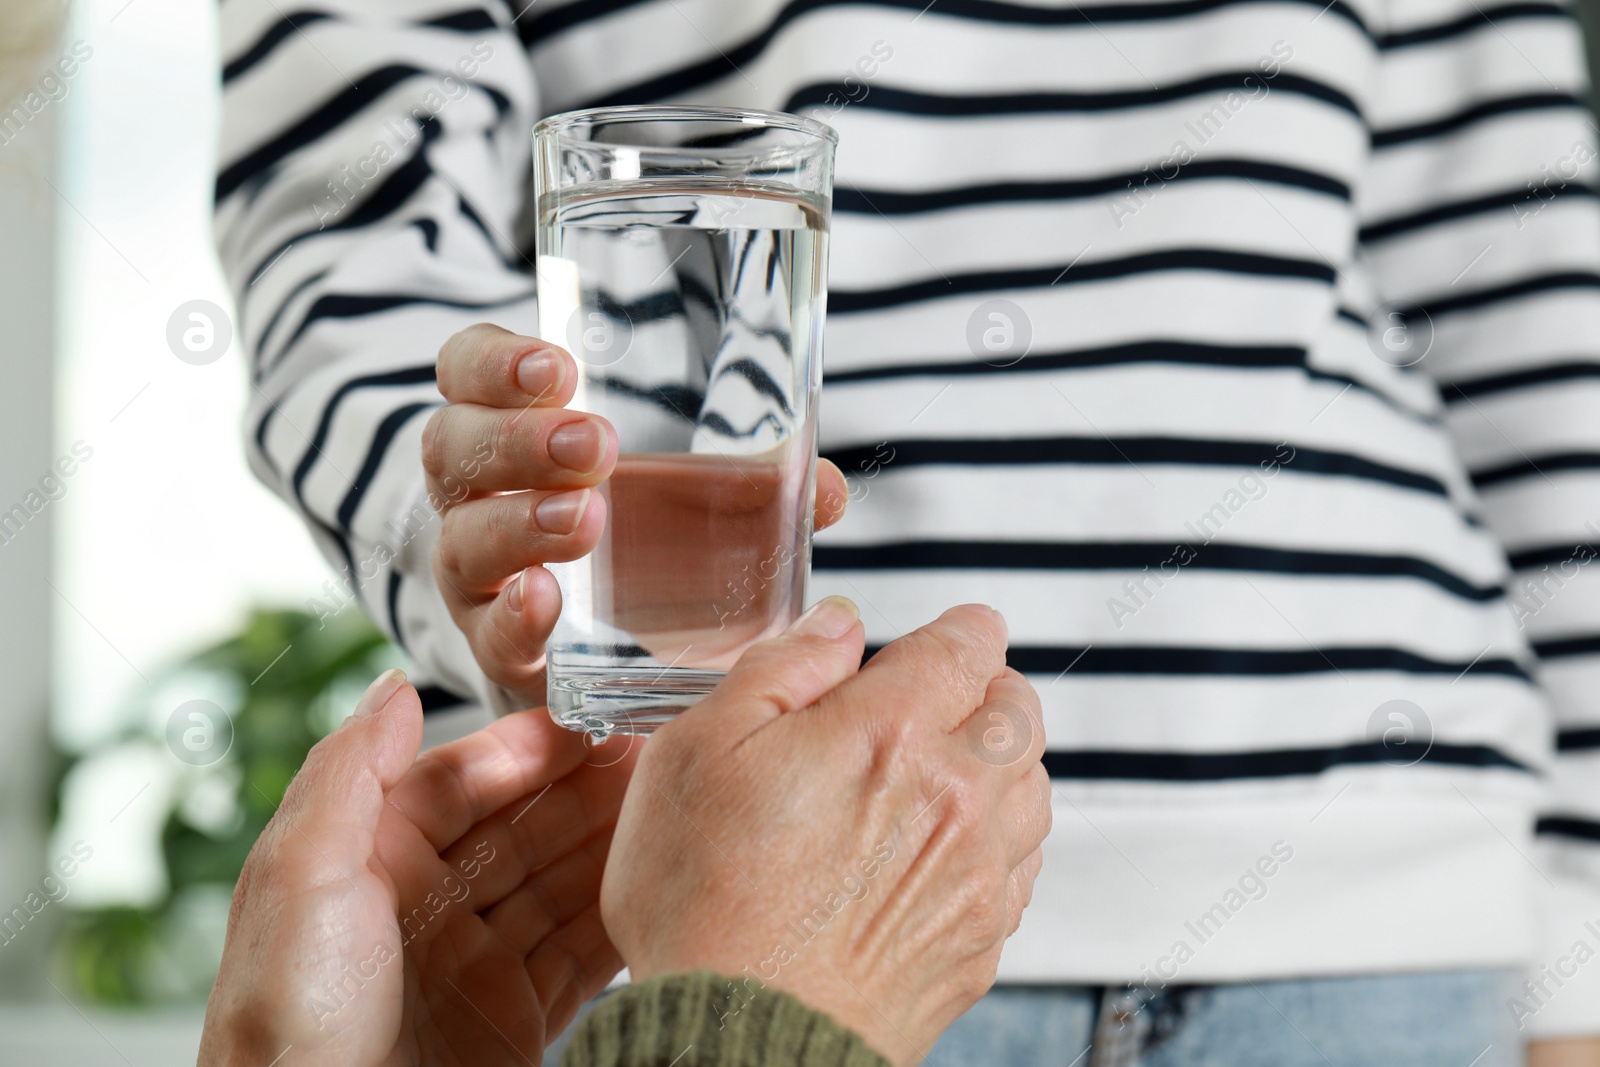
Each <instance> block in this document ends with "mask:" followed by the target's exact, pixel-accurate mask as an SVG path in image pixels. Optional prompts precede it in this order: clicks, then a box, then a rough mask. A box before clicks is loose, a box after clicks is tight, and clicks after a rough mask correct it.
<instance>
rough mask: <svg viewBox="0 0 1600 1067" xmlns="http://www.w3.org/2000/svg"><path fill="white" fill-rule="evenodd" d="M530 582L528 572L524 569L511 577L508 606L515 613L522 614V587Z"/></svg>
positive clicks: (507, 598) (507, 595) (507, 596)
mask: <svg viewBox="0 0 1600 1067" xmlns="http://www.w3.org/2000/svg"><path fill="white" fill-rule="evenodd" d="M527 584H528V572H527V571H523V572H522V573H521V574H519V575H517V576H516V577H515V578H513V579H511V588H510V589H507V590H506V607H508V608H510V609H511V613H512V614H513V615H521V614H522V589H523V586H525V585H527Z"/></svg>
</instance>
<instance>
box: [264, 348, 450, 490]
mask: <svg viewBox="0 0 1600 1067" xmlns="http://www.w3.org/2000/svg"><path fill="white" fill-rule="evenodd" d="M433 381H437V377H436V375H435V370H434V365H433V364H432V363H428V364H426V365H424V366H421V367H401V368H399V369H398V370H391V371H385V372H384V373H382V374H368V375H365V376H363V377H360V378H352V379H350V380H349V381H348V382H345V383H344V384H343V385H341V386H339V388H338V389H336V390H334V392H333V395H332V396H330V397H329V398H328V402H327V403H326V404H324V405H323V406H322V416H321V418H320V419H318V420H317V430H316V433H314V434H313V435H312V437H311V443H310V444H309V445H307V446H306V450H305V453H304V454H303V455H302V456H301V457H300V463H299V465H298V466H296V467H295V470H294V480H293V482H292V483H291V486H292V488H293V491H294V498H295V500H296V501H298V502H299V504H300V507H301V508H302V509H303V510H304V511H305V512H306V513H307V514H310V513H311V509H310V508H309V507H307V506H306V500H305V496H304V495H303V494H302V492H301V490H302V488H303V487H304V486H305V481H306V478H307V477H308V476H309V475H310V474H311V469H312V468H313V467H315V466H316V464H317V460H319V459H321V458H322V446H323V445H325V444H327V443H328V434H329V432H331V431H332V429H333V419H334V416H335V415H337V414H338V412H339V407H340V406H341V405H342V404H343V403H344V402H345V400H346V399H347V398H348V397H349V396H350V394H351V393H355V392H359V391H361V390H363V389H386V388H404V387H406V386H411V385H423V384H426V383H428V382H433ZM276 410H277V405H273V407H272V408H270V409H268V415H269V416H270V415H271V414H272V412H274V411H276ZM257 432H258V435H259V436H258V438H257V439H258V441H259V440H260V439H261V438H262V437H264V436H265V433H264V430H260V431H257Z"/></svg>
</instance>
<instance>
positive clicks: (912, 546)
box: [215, 0, 1600, 1034]
mask: <svg viewBox="0 0 1600 1067" xmlns="http://www.w3.org/2000/svg"><path fill="white" fill-rule="evenodd" d="M221 15H222V56H223V64H224V66H223V70H222V82H223V87H224V93H225V103H224V122H223V128H222V131H221V149H220V157H219V173H218V177H217V186H216V219H215V221H216V235H217V242H218V247H219V249H220V253H221V258H222V262H223V264H224V267H225V269H226V272H227V275H228V277H229V279H230V283H231V285H232V289H233V292H234V295H235V297H236V300H237V311H238V316H239V322H238V329H239V334H240V336H241V337H242V338H243V340H244V343H245V347H246V350H247V351H248V353H249V356H250V359H251V360H252V371H253V375H254V378H253V382H254V388H253V393H252V403H251V405H250V409H249V413H248V424H247V426H246V427H245V434H246V438H247V442H248V448H249V452H250V457H251V462H252V464H253V467H254V469H255V471H256V472H257V474H258V475H259V476H260V477H261V478H262V479H263V480H264V481H265V482H266V483H267V484H268V485H270V486H271V487H272V488H273V489H275V490H276V491H277V492H278V493H280V494H281V495H282V496H283V497H284V498H285V500H286V501H288V502H289V503H290V504H291V505H292V506H293V507H294V508H296V509H297V510H298V512H299V513H300V514H301V515H302V516H303V517H304V519H305V521H306V523H307V525H308V527H309V528H310V530H311V533H312V536H313V537H315V539H316V540H317V542H318V543H319V544H320V545H321V546H322V548H323V549H324V550H325V551H326V553H327V556H328V558H329V559H330V560H331V561H332V563H333V564H334V565H335V567H336V568H337V569H338V570H339V571H340V572H341V574H342V575H343V576H344V581H343V582H342V583H341V584H340V586H339V587H330V601H329V603H330V604H333V603H334V601H336V600H337V598H339V597H350V596H353V597H356V598H358V599H359V600H360V602H361V604H362V606H363V607H364V608H365V609H366V610H367V611H368V612H370V613H371V615H372V617H373V618H375V619H376V620H378V622H379V623H380V624H381V625H383V626H384V627H385V628H386V629H387V630H388V632H389V633H390V634H391V635H392V636H393V637H394V638H395V639H396V640H397V641H398V642H400V643H401V644H402V645H403V646H404V647H405V648H406V649H407V650H408V651H409V653H410V655H411V656H412V657H413V658H414V659H415V660H416V661H417V663H418V664H419V667H420V668H421V669H422V670H423V671H425V672H427V676H428V677H430V678H432V679H433V680H435V682H436V683H437V684H436V687H435V688H433V689H432V690H430V694H431V695H430V703H431V704H433V705H439V704H443V703H446V702H448V701H449V700H452V699H461V698H469V699H476V700H479V701H488V700H492V698H493V697H494V694H493V693H491V692H490V691H489V689H490V687H489V686H488V685H487V684H486V683H485V681H484V679H483V678H482V676H481V675H480V674H479V672H478V671H477V670H476V668H475V666H474V663H473V660H472V657H471V655H470V653H469V651H468V649H467V646H466V643H465V640H464V639H463V638H462V636H461V635H460V633H459V632H457V631H456V630H455V628H454V627H453V625H452V623H451V621H450V618H449V615H448V613H447V612H446V610H445V608H444V605H443V603H442V601H441V599H440V596H439V594H438V591H437V590H436V589H435V588H434V585H433V579H432V576H431V572H430V568H429V562H428V554H429V550H430V548H431V545H432V543H433V539H434V536H435V535H436V533H437V528H438V523H437V519H436V517H434V516H433V515H432V513H431V512H430V511H429V510H428V507H427V504H426V498H425V495H424V491H423V479H422V472H421V467H420V463H419V440H420V435H421V432H422V427H423V424H424V422H425V421H426V418H427V415H428V413H429V411H430V410H432V409H433V408H435V407H437V406H438V405H439V404H440V403H441V402H442V401H441V398H440V396H439V393H438V391H437V389H436V388H435V382H434V359H435V356H436V353H437V351H438V349H439V346H440V344H441V343H442V342H443V341H444V340H445V339H446V338H447V337H448V336H449V335H450V334H452V333H453V332H455V331H456V330H458V329H461V328H462V327H464V326H466V325H468V324H470V323H473V322H477V321H482V320H489V321H493V322H497V323H499V324H501V325H503V326H505V327H507V328H508V329H512V330H517V331H519V332H523V333H534V332H535V323H536V315H535V298H536V294H535V291H534V289H535V286H534V282H533V269H532V262H531V260H532V257H533V249H532V244H531V241H530V240H529V239H528V237H527V234H528V233H529V232H530V228H529V226H528V224H527V223H528V217H527V212H526V209H527V206H528V200H529V181H530V128H531V126H532V125H533V123H534V122H535V121H536V120H537V119H538V118H539V117H540V116H542V115H546V114H551V113H556V112H560V111H566V110H570V109H574V108H581V107H589V106H596V105H604V104H619V103H654V102H687V103H700V104H716V105H741V106H751V107H759V108H767V109H775V110H783V111H790V112H796V113H799V114H805V115H810V116H813V117H816V118H819V119H822V120H824V121H826V122H828V123H830V124H831V125H833V126H834V127H835V128H836V129H837V130H838V132H839V135H840V143H839V150H838V181H837V188H836V191H835V194H834V198H833V212H834V216H833V236H832V266H831V274H830V293H829V301H828V303H829V306H828V320H827V332H826V342H825V360H824V385H823V394H822V402H821V430H820V435H821V437H820V439H821V451H822V453H823V454H824V455H826V456H829V457H831V458H832V459H833V460H834V461H835V462H836V463H838V464H839V466H840V467H841V468H842V469H843V470H844V471H845V472H846V474H847V476H848V479H849V482H850V485H851V495H852V498H853V499H852V503H851V505H850V509H849V513H848V514H847V516H846V517H845V519H844V520H843V521H842V522H841V523H840V524H839V525H838V526H837V527H836V528H834V529H831V530H828V531H827V532H826V533H825V534H823V535H822V536H820V537H819V538H818V540H817V546H816V551H815V561H814V563H815V568H814V573H813V578H812V583H811V592H812V595H813V596H821V595H824V594H828V593H841V594H844V595H846V596H849V597H851V598H852V599H854V600H855V601H856V602H857V603H858V604H860V606H861V608H862V611H863V617H864V619H865V621H866V625H867V630H868V639H869V643H871V644H875V645H877V644H882V643H884V642H886V641H889V640H892V639H894V638H895V637H896V636H897V635H899V634H901V633H904V632H906V631H908V630H910V629H912V628H914V627H915V626H917V625H919V624H921V623H922V622H924V621H926V620H928V619H930V618H931V617H933V616H934V615H935V614H936V613H938V612H939V611H940V610H942V609H943V608H944V607H946V606H948V605H950V604H954V603H958V602H962V601H981V602H986V603H990V604H993V605H995V606H996V607H998V608H1000V609H1001V610H1002V611H1003V612H1004V614H1005V616H1006V618H1007V619H1008V621H1009V624H1010V628H1011V650H1010V661H1011V663H1012V665H1013V666H1015V667H1016V668H1017V669H1019V670H1021V671H1023V672H1024V673H1025V674H1027V675H1028V677H1029V678H1030V679H1031V680H1032V681H1033V682H1034V684H1035V685H1036V686H1037V687H1038V689H1039V691H1040V692H1041V694H1042V697H1043V703H1044V716H1045V723H1046V728H1047V735H1048V753H1047V755H1046V765H1047V767H1048V769H1049V771H1050V773H1051V775H1052V779H1053V785H1054V801H1055V805H1056V812H1055V829H1054V831H1053V833H1052V836H1051V838H1050V839H1049V841H1048V842H1047V844H1046V846H1045V865H1044V871H1043V874H1042V875H1041V876H1040V878H1039V882H1038V887H1037V890H1036V893H1035V896H1034V902H1033V905H1032V907H1031V909H1030V910H1029V912H1028V915H1027V918H1026V920H1025V922H1024V926H1023V928H1022V931H1021V933H1019V934H1018V935H1017V936H1016V937H1015V938H1013V939H1012V941H1011V943H1010V944H1009V945H1008V948H1007V951H1006V955H1005V957H1004V960H1003V962H1002V969H1001V979H1002V981H1013V982H1096V983H1099V982H1133V983H1138V984H1141V985H1143V986H1148V987H1150V988H1152V989H1154V988H1159V987H1161V986H1163V985H1165V984H1168V983H1174V982H1177V983H1192V982H1219V981H1241V980H1245V979H1254V978H1262V977H1284V976H1296V975H1337V974H1363V973H1375V972H1392V971H1407V970H1428V969H1442V968H1466V967H1472V968H1489V967H1493V968H1508V969H1514V968H1526V969H1527V970H1528V972H1529V974H1528V978H1527V984H1526V985H1525V986H1523V987H1522V988H1521V989H1520V990H1518V991H1517V992H1516V994H1515V995H1514V996H1511V997H1510V998H1509V1000H1508V1002H1507V1004H1506V1009H1507V1010H1508V1011H1509V1012H1511V1014H1512V1015H1513V1016H1514V1017H1515V1018H1516V1019H1517V1021H1518V1023H1519V1024H1522V1025H1524V1026H1525V1027H1526V1029H1527V1032H1529V1033H1537V1034H1556V1033H1583V1032H1592V1033H1600V962H1591V957H1593V956H1594V955H1595V954H1596V949H1600V781H1597V778H1596V775H1597V772H1600V567H1592V566H1590V563H1591V561H1593V559H1594V558H1595V556H1596V554H1597V549H1596V548H1594V547H1592V546H1593V545H1595V544H1600V529H1597V526H1596V524H1597V523H1600V211H1597V206H1596V202H1595V193H1594V188H1593V184H1594V175H1595V168H1596V164H1595V162H1594V159H1595V155H1596V146H1595V140H1596V137H1595V129H1594V126H1593V124H1592V123H1591V120H1590V118H1589V113H1588V111H1587V110H1586V109H1585V107H1584V105H1583V103H1582V98H1583V94H1584V92H1585V88H1586V74H1585V70H1584V62H1583V58H1582V52H1581V47H1580V37H1579V33H1578V31H1577V28H1576V26H1575V24H1574V22H1573V21H1572V19H1571V18H1570V16H1569V14H1568V12H1566V11H1565V10H1564V9H1562V8H1560V7H1558V6H1557V5H1555V4H1551V3H1546V2H1543V0H1506V2H1501V3H1497V4H1490V3H1488V0H1483V6H1480V3H1479V2H1475V0H1106V2H1096V3H1091V4H1074V3H1069V2H1066V0H933V2H931V3H930V2H927V0H870V2H869V0H856V2H845V0H788V2H780V0H533V2H530V3H527V4H525V5H524V4H523V3H522V0H510V2H509V3H508V2H507V0H386V2H383V3H378V2H377V0H304V2H302V3H301V4H300V5H299V6H297V5H291V4H283V5H280V4H278V3H275V2H273V0H224V2H223V3H222V5H221ZM452 694H453V696H452Z"/></svg>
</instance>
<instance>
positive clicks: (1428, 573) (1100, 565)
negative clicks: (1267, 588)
mask: <svg viewBox="0 0 1600 1067" xmlns="http://www.w3.org/2000/svg"><path fill="white" fill-rule="evenodd" d="M1219 506H1220V505H1219ZM1205 517H1206V516H1204V515H1202V516H1199V518H1200V519H1201V520H1204V519H1205ZM1193 532H1194V534H1195V540H1194V541H1192V542H1189V541H1149V542H1127V541H1076V542H1063V541H901V542H896V543H893V544H882V545H816V546H814V547H813V548H812V550H811V553H812V555H811V560H812V567H813V568H814V569H816V570H819V571H824V570H835V571H861V570H870V571H907V570H995V571H999V570H1039V571H1107V570H1109V571H1135V572H1137V571H1142V570H1145V569H1149V570H1150V571H1152V572H1154V573H1155V574H1156V575H1161V576H1162V580H1166V579H1168V578H1171V577H1173V576H1175V575H1176V573H1177V570H1178V569H1182V570H1214V571H1247V572H1253V573H1263V574H1291V575H1297V576H1311V575H1315V576H1319V577H1320V576H1330V577H1341V578H1414V579H1417V580H1419V581H1423V582H1427V583H1429V584H1430V585H1434V586H1437V587H1438V588H1440V589H1443V590H1444V591H1445V592H1447V593H1450V594H1451V595H1453V596H1457V597H1460V598H1462V599H1463V600H1471V601H1476V602H1479V603H1484V602H1488V601H1493V600H1499V599H1500V598H1501V597H1502V596H1503V595H1504V590H1502V589H1501V587H1500V586H1498V585H1476V584H1474V583H1472V582H1469V581H1467V580H1466V579H1465V578H1462V577H1461V576H1459V575H1457V574H1453V573H1451V572H1450V571H1448V570H1445V569H1444V568H1443V567H1440V566H1439V565H1438V564H1436V563H1431V562H1429V561H1428V560H1424V559H1418V558H1416V557H1414V556H1390V555H1372V554H1367V553H1359V552H1314V551H1309V550H1304V549H1282V548H1268V547H1262V546H1258V545H1240V544H1220V543H1218V542H1215V541H1212V542H1207V541H1206V540H1205V531H1204V529H1203V528H1201V529H1195V530H1194V531H1193ZM1180 547H1182V548H1186V549H1187V551H1186V552H1180ZM1185 558H1187V559H1188V562H1187V563H1184V562H1181V560H1182V559H1185ZM1169 565H1170V566H1171V567H1172V568H1174V569H1173V570H1172V573H1171V574H1165V575H1163V573H1162V572H1163V569H1164V568H1166V567H1168V566H1169Z"/></svg>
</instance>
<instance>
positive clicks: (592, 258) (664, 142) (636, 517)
mask: <svg viewBox="0 0 1600 1067" xmlns="http://www.w3.org/2000/svg"><path fill="white" fill-rule="evenodd" d="M835 141H836V136H835V134H834V132H833V131H832V130H831V129H829V128H828V127H827V126H824V125H822V124H821V123H817V122H813V121H811V120H809V119H804V118H799V117H796V116H794V115H780V114H774V113H771V112H763V111H747V110H739V109H733V108H706V107H672V106H668V107H614V108H597V109H593V110H589V111H577V112H572V113H569V114H565V115H556V116H554V117H552V118H548V119H545V120H544V121H543V122H541V123H539V125H538V126H537V127H536V128H535V129H534V155H535V170H536V175H535V194H536V207H537V212H538V218H537V224H538V231H537V238H536V240H537V249H538V263H537V270H538V281H539V332H540V334H541V336H542V337H544V339H546V340H549V341H553V342H555V343H557V344H559V345H561V346H562V347H564V348H566V349H567V350H568V351H569V352H571V353H572V355H573V357H574V358H575V359H576V360H577V364H578V385H577V393H576V395H575V396H574V397H573V400H572V403H571V405H570V406H571V407H572V408H574V409H576V410H581V411H587V412H592V413H594V414H597V415H601V416H603V417H605V418H606V419H608V420H609V421H610V422H611V424H612V425H613V426H614V427H615V428H616V431H617V436H618V438H619V440H620V442H621V455H620V457H619V458H618V461H617V467H616V471H615V473H613V474H612V476H611V478H610V479H609V480H608V481H607V482H606V483H605V485H604V486H602V487H601V489H600V490H599V492H600V493H601V494H602V496H603V497H604V499H605V502H606V508H607V519H606V532H605V535H604V537H603V538H602V540H601V542H600V544H599V546H598V547H596V549H595V550H594V551H593V552H591V553H590V554H589V555H588V556H586V557H584V558H582V559H580V560H577V561H576V562H573V563H565V564H556V565H552V566H551V567H550V570H551V572H552V573H553V574H554V575H555V577H556V579H557V581H558V582H559V583H560V585H561V595H562V606H561V618H560V620H559V622H558V623H557V624H556V628H555V631H554V633H553V634H552V635H551V637H550V641H549V643H548V646H547V653H548V654H547V661H546V664H547V667H546V669H547V673H548V677H549V684H550V689H549V700H550V714H551V715H552V716H554V718H555V719H556V721H557V722H560V723H562V724H563V725H565V726H568V727H570V728H572V729H575V730H586V731H588V732H590V733H592V734H594V735H596V736H604V735H606V734H609V733H611V732H613V731H622V732H629V733H647V732H649V731H650V730H652V729H654V728H655V727H656V726H658V725H660V724H661V723H663V722H666V721H668V720H670V719H671V718H672V716H673V715H675V714H677V713H678V712H679V711H682V710H683V709H684V708H686V707H688V706H690V705H692V704H693V703H694V702H695V701H697V700H699V699H700V698H701V697H703V696H704V695H705V694H707V693H709V692H710V691H711V690H712V689H713V688H714V687H715V686H716V684H717V683H718V682H719V681H720V680H721V678H722V675H723V673H724V672H725V671H726V670H727V669H728V667H730V666H731V665H732V664H733V662H734V661H735V660H736V659H738V657H739V654H740V653H741V652H742V651H743V650H744V649H745V648H746V647H747V646H748V645H750V644H751V643H752V642H754V641H758V640H761V639H762V638H765V637H769V636H772V635H773V634H776V633H779V632H781V631H782V630H783V629H784V628H786V627H787V626H788V625H789V624H790V623H791V622H793V621H794V619H795V618H796V617H797V616H798V615H799V612H800V608H801V605H802V603H803V600H804V596H805V583H806V575H807V572H808V570H809V569H810V561H811V515H812V497H813V494H814V493H815V482H816V403H817V391H818V386H819V384H820V382H821V376H822V352H821V348H822V319H823V309H824V305H825V303H826V292H827V268H828V217H829V204H830V198H831V193H832V180H833V149H834V144H835Z"/></svg>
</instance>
